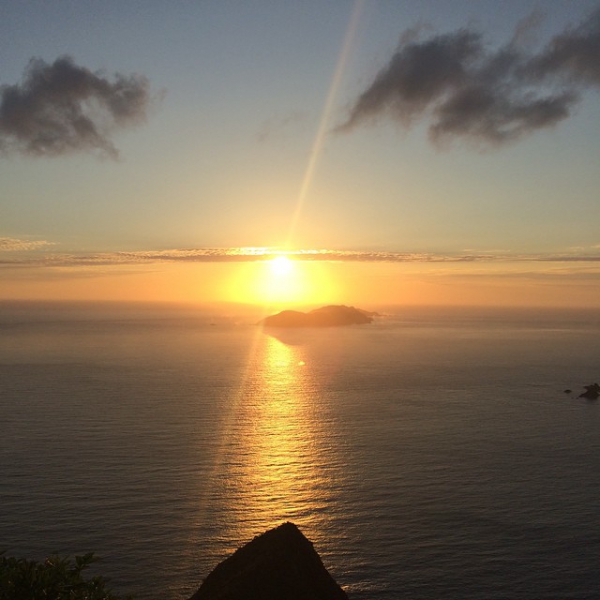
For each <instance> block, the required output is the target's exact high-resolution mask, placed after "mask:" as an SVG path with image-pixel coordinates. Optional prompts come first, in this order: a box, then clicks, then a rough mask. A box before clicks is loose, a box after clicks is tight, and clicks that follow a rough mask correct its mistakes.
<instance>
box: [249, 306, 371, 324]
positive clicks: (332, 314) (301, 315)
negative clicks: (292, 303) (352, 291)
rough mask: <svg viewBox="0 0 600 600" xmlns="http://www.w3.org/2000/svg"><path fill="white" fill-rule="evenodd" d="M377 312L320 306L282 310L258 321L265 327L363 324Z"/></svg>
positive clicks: (369, 320)
mask: <svg viewBox="0 0 600 600" xmlns="http://www.w3.org/2000/svg"><path fill="white" fill-rule="evenodd" d="M376 316H378V314H377V313H374V312H368V311H366V310H361V309H360V308H354V306H344V305H342V304H340V305H332V306H322V307H321V308H316V309H314V310H311V311H310V312H307V313H305V312H300V311H297V310H283V311H281V312H279V313H277V314H275V315H271V316H269V317H266V318H265V319H263V320H262V321H260V323H262V324H263V325H264V326H265V327H342V326H345V325H365V324H367V323H371V322H372V321H373V317H376Z"/></svg>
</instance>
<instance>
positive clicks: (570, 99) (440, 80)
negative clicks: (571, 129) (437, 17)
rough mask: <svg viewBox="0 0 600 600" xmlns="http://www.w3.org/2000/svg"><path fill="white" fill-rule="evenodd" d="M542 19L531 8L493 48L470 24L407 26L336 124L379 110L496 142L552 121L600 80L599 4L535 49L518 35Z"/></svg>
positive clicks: (439, 130)
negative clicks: (435, 28)
mask: <svg viewBox="0 0 600 600" xmlns="http://www.w3.org/2000/svg"><path fill="white" fill-rule="evenodd" d="M539 21H540V16H539V15H538V14H537V13H535V14H532V15H531V16H530V17H529V18H528V19H526V20H524V21H522V22H521V23H520V24H519V25H518V26H517V28H516V30H515V34H514V35H513V38H512V39H511V40H510V41H509V42H508V43H507V44H506V45H504V46H502V47H500V48H498V49H496V50H489V49H488V48H489V46H488V44H486V43H485V41H484V39H483V36H482V34H481V33H480V32H478V31H474V30H473V29H469V28H465V29H460V30H458V31H455V32H452V33H446V34H438V35H434V36H431V37H429V38H427V39H421V38H420V36H421V34H420V32H418V31H408V32H405V34H404V35H403V36H402V41H401V43H400V45H399V47H398V48H397V50H396V52H395V53H394V55H393V56H392V57H391V59H390V61H389V62H388V64H387V65H386V66H385V67H383V68H382V69H381V70H380V71H379V73H378V74H377V75H376V77H375V79H374V80H373V82H372V83H371V85H369V86H368V87H367V88H366V89H365V90H364V91H363V92H362V93H361V94H360V96H359V97H358V99H357V100H356V101H355V103H354V104H353V106H352V108H351V110H350V112H349V115H348V117H347V119H346V120H345V122H343V123H342V124H341V125H340V126H339V127H338V128H337V129H336V131H338V132H347V131H350V130H352V129H354V128H355V127H357V126H359V125H362V124H365V123H367V122H368V121H372V120H376V119H378V118H381V117H384V116H385V117H388V118H391V119H392V120H395V121H396V122H398V123H400V124H402V125H403V126H405V127H410V126H411V125H412V124H413V123H414V122H415V121H418V120H421V119H423V120H428V122H429V135H430V138H431V139H432V140H433V141H434V142H444V141H446V140H449V139H452V138H463V139H468V140H470V141H473V142H476V143H478V144H484V145H500V144H503V143H506V142H510V141H514V140H517V139H519V138H521V137H523V136H526V135H528V134H531V133H533V132H535V131H537V130H539V129H544V128H548V127H552V126H554V125H556V124H557V123H559V122H560V121H562V120H563V119H566V118H567V117H569V116H570V114H571V112H572V111H573V108H574V107H575V106H576V105H577V104H578V103H579V102H580V100H581V94H582V92H583V91H584V90H586V89H590V88H598V87H600V7H598V8H597V9H595V10H594V11H593V13H592V14H591V15H589V18H587V19H586V20H585V21H583V22H582V23H581V24H580V25H578V26H577V27H574V28H569V29H567V30H566V31H564V32H562V33H561V34H559V35H556V36H555V37H554V38H552V39H551V40H550V42H549V43H548V44H547V45H546V46H545V47H544V48H543V49H542V50H540V51H539V52H537V53H536V52H531V51H528V50H527V49H526V47H525V46H524V45H523V40H524V39H525V38H526V37H527V34H528V33H529V32H531V30H532V28H534V27H535V26H536V25H537V24H538V23H539Z"/></svg>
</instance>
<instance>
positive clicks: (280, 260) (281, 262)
mask: <svg viewBox="0 0 600 600" xmlns="http://www.w3.org/2000/svg"><path fill="white" fill-rule="evenodd" d="M270 265H271V271H272V272H273V274H274V275H289V274H290V273H291V271H292V269H293V268H294V265H293V264H292V261H291V260H290V259H289V258H288V257H287V256H277V257H276V258H273V259H272V260H271V261H270Z"/></svg>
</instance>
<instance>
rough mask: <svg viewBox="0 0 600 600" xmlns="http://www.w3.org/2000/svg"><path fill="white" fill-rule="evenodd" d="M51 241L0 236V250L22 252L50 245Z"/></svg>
mask: <svg viewBox="0 0 600 600" xmlns="http://www.w3.org/2000/svg"><path fill="white" fill-rule="evenodd" d="M52 245H53V244H52V243H51V242H47V241H45V240H21V239H18V238H9V237H0V252H3V251H4V252H22V251H30V250H39V249H40V248H44V247H47V246H52Z"/></svg>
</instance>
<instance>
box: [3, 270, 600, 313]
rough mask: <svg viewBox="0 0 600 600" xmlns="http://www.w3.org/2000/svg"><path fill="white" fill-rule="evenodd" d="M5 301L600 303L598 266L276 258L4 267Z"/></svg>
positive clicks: (430, 303)
mask: <svg viewBox="0 0 600 600" xmlns="http://www.w3.org/2000/svg"><path fill="white" fill-rule="evenodd" d="M0 275H1V277H2V285H1V286H0V299H29V300H87V301H92V300H93V301H137V302H147V301H151V302H187V303H204V302H206V303H211V302H239V303H249V304H257V305H269V306H296V307H302V306H314V305H321V304H326V303H344V304H354V305H360V306H364V307H365V308H368V307H371V306H378V305H393V304H400V305H401V304H410V305H465V306H468V305H490V306H492V305H499V306H507V305H510V306H536V305H539V306H575V307H576V306H582V307H584V306H590V307H600V281H599V278H598V273H597V269H596V267H595V266H594V265H592V266H589V265H586V264H585V263H583V264H582V265H576V266H575V267H574V266H573V265H569V264H566V265H565V264H561V263H548V262H535V261H532V262H519V263H508V262H506V263H493V264H480V263H476V264H472V263H452V264H438V263H426V264H423V263H418V262H415V263H393V262H375V263H373V262H330V261H293V262H292V267H291V269H290V270H289V272H287V273H278V272H277V271H276V270H275V271H274V270H273V267H272V264H271V263H270V261H253V262H208V263H161V262H156V263H151V264H142V265H107V266H59V267H48V266H45V267H29V268H27V269H23V268H10V269H8V268H4V269H2V272H1V273H0Z"/></svg>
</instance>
